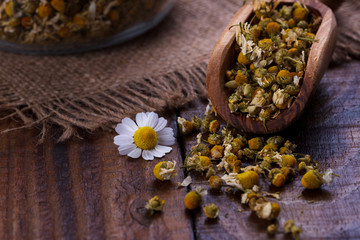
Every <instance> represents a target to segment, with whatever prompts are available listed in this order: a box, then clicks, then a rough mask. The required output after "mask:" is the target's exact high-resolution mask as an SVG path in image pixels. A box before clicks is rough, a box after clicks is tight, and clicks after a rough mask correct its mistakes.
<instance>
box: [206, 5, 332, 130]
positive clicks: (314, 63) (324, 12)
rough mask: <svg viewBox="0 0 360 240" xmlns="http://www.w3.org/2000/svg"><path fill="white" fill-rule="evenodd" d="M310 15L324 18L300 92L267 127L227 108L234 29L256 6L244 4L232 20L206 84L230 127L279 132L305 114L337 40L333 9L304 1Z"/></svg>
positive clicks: (222, 37)
mask: <svg viewBox="0 0 360 240" xmlns="http://www.w3.org/2000/svg"><path fill="white" fill-rule="evenodd" d="M293 2H294V1H291V0H281V1H280V4H291V3H293ZM302 3H304V4H305V5H306V6H307V8H308V9H309V11H310V12H312V13H313V14H315V15H317V16H319V15H320V16H321V17H322V22H321V25H320V27H319V29H318V31H317V33H316V36H315V38H316V39H318V40H319V41H318V42H314V43H313V45H312V47H311V49H310V54H309V58H308V60H307V65H306V69H305V74H304V77H303V81H302V85H301V88H300V92H299V94H298V96H297V97H296V99H295V100H294V101H293V103H292V105H291V106H290V108H288V109H286V110H282V112H281V113H280V114H279V115H278V116H277V117H276V118H275V119H269V120H267V121H266V128H265V127H264V123H263V122H262V121H258V120H255V119H251V118H248V117H246V114H234V113H231V112H230V109H229V107H228V97H229V92H228V91H229V90H228V89H226V87H225V81H226V79H225V78H226V77H225V72H226V70H229V69H231V68H232V66H233V65H234V61H235V54H236V53H235V50H234V44H235V32H236V30H235V28H231V26H233V25H236V24H239V22H243V23H244V22H246V21H249V20H250V19H251V17H252V15H253V5H252V3H251V2H250V3H248V4H246V5H244V6H243V7H242V8H240V10H239V11H238V12H237V13H236V14H235V16H234V17H233V18H232V19H231V21H230V22H229V24H228V25H227V27H226V28H225V30H224V32H223V33H222V35H221V37H220V39H219V41H218V42H217V43H216V45H215V48H214V50H213V52H212V54H211V57H210V60H209V64H208V68H207V73H206V85H207V90H208V94H209V98H210V100H211V102H212V104H213V106H214V107H215V110H216V112H217V113H218V114H219V115H220V117H221V118H223V119H224V120H225V121H226V122H228V123H229V124H230V125H232V126H234V127H236V128H238V129H241V130H242V131H244V132H247V133H253V134H265V133H274V132H277V131H280V130H282V129H284V128H286V127H288V126H290V125H291V124H292V123H294V122H295V121H296V120H297V119H298V118H299V117H300V116H301V115H302V114H303V112H304V110H305V108H306V106H307V105H308V104H309V102H310V99H311V97H312V95H313V94H314V93H315V90H316V87H317V86H318V84H319V82H320V80H321V77H322V76H323V74H324V72H325V70H326V68H327V67H328V64H329V62H330V59H331V55H332V52H333V50H334V47H335V41H336V20H335V16H334V14H333V12H332V11H331V9H330V8H328V7H327V6H325V5H324V4H322V3H321V2H319V1H316V0H303V1H302Z"/></svg>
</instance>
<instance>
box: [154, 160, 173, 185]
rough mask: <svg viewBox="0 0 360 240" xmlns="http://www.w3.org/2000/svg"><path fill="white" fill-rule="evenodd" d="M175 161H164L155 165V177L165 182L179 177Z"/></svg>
mask: <svg viewBox="0 0 360 240" xmlns="http://www.w3.org/2000/svg"><path fill="white" fill-rule="evenodd" d="M175 167H176V162H175V161H172V162H171V161H162V162H159V163H157V164H156V165H155V167H154V175H155V177H156V178H157V179H159V180H161V181H164V180H170V179H171V178H173V177H175V176H176V175H177V172H176V169H175Z"/></svg>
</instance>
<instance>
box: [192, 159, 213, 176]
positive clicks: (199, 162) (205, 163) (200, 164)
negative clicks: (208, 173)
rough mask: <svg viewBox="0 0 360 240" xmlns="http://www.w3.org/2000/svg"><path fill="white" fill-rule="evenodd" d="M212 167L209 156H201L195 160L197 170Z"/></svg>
mask: <svg viewBox="0 0 360 240" xmlns="http://www.w3.org/2000/svg"><path fill="white" fill-rule="evenodd" d="M210 167H211V160H210V158H209V157H207V156H199V157H198V158H197V159H196V162H195V169H196V170H197V171H201V172H202V171H205V170H208V169H209V168H210Z"/></svg>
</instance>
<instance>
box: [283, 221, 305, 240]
mask: <svg viewBox="0 0 360 240" xmlns="http://www.w3.org/2000/svg"><path fill="white" fill-rule="evenodd" d="M284 232H285V233H291V235H292V236H293V238H294V239H299V237H300V233H301V232H302V229H301V228H300V227H297V226H296V225H295V222H294V220H293V219H291V220H288V221H286V222H285V223H284Z"/></svg>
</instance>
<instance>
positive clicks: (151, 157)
mask: <svg viewBox="0 0 360 240" xmlns="http://www.w3.org/2000/svg"><path fill="white" fill-rule="evenodd" d="M142 157H143V159H145V160H154V155H153V154H152V152H151V150H143V152H142Z"/></svg>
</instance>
